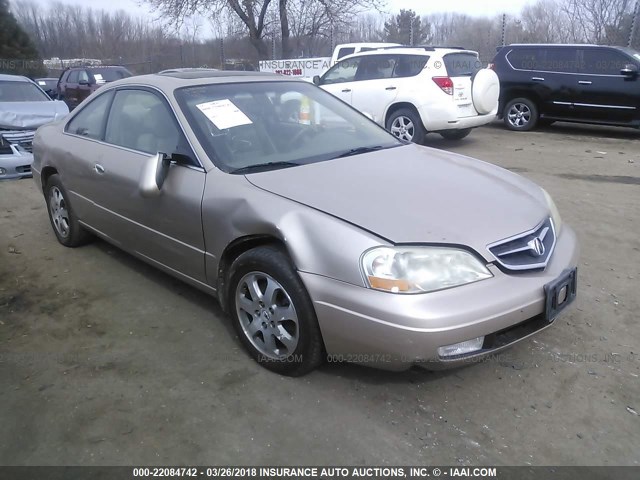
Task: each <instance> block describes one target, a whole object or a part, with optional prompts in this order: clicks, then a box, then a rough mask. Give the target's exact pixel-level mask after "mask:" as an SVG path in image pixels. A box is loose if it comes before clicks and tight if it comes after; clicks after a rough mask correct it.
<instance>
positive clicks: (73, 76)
mask: <svg viewBox="0 0 640 480" xmlns="http://www.w3.org/2000/svg"><path fill="white" fill-rule="evenodd" d="M67 83H78V70H72V71H71V72H69V76H68V77H67Z"/></svg>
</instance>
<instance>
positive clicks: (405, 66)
mask: <svg viewBox="0 0 640 480" xmlns="http://www.w3.org/2000/svg"><path fill="white" fill-rule="evenodd" d="M428 61H429V57H427V56H425V55H401V56H400V57H399V58H398V61H397V62H396V69H395V70H394V72H393V76H394V77H398V78H403V77H415V76H416V75H418V74H419V73H420V72H421V71H422V70H423V69H424V66H425V65H426V64H427V62H428Z"/></svg>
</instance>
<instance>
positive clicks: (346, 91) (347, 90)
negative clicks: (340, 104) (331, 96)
mask: <svg viewBox="0 0 640 480" xmlns="http://www.w3.org/2000/svg"><path fill="white" fill-rule="evenodd" d="M350 91H351V89H350V88H345V89H344V90H342V93H349V92H350Z"/></svg>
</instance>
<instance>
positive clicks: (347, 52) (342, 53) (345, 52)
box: [337, 47, 356, 60]
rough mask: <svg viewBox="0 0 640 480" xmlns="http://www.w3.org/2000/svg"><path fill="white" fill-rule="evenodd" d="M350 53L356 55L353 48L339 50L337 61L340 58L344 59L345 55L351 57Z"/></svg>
mask: <svg viewBox="0 0 640 480" xmlns="http://www.w3.org/2000/svg"><path fill="white" fill-rule="evenodd" d="M352 53H356V49H355V48H353V47H345V48H341V49H340V50H338V58H337V60H340V59H341V58H343V57H346V56H347V55H351V54H352Z"/></svg>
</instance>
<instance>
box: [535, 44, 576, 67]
mask: <svg viewBox="0 0 640 480" xmlns="http://www.w3.org/2000/svg"><path fill="white" fill-rule="evenodd" d="M546 50H547V55H546V59H545V62H544V64H543V65H542V68H539V70H542V71H546V72H562V73H578V50H577V49H576V48H561V47H560V48H557V47H556V48H547V49H546Z"/></svg>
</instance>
